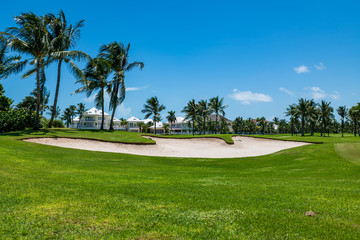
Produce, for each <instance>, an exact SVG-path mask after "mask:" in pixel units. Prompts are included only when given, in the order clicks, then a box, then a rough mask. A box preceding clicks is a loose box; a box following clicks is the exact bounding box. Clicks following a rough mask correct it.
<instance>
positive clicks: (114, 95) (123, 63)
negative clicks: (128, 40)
mask: <svg viewBox="0 0 360 240" xmlns="http://www.w3.org/2000/svg"><path fill="white" fill-rule="evenodd" d="M129 50H130V44H128V45H127V47H125V46H124V44H123V43H118V42H112V43H110V44H106V45H103V46H101V49H100V54H99V56H100V57H102V58H105V59H106V60H108V62H109V63H110V65H111V69H112V71H113V72H114V76H113V80H112V82H111V83H112V90H111V94H110V105H109V108H110V110H113V111H112V114H111V119H110V130H114V128H113V119H114V116H115V111H116V108H117V106H118V105H120V104H121V103H122V102H123V101H124V100H125V93H126V87H125V72H126V71H130V70H131V69H133V68H134V67H139V68H140V70H141V69H143V67H144V63H143V62H132V63H129V59H128V58H129Z"/></svg>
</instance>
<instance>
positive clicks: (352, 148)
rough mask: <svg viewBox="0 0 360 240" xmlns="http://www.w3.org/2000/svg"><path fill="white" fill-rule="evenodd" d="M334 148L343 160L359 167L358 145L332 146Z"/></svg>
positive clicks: (359, 152) (359, 150) (341, 144)
mask: <svg viewBox="0 0 360 240" xmlns="http://www.w3.org/2000/svg"><path fill="white" fill-rule="evenodd" d="M334 148H335V151H336V152H337V154H339V155H340V156H341V157H343V158H344V159H346V160H348V161H350V162H352V163H354V164H356V165H360V143H338V144H335V145H334Z"/></svg>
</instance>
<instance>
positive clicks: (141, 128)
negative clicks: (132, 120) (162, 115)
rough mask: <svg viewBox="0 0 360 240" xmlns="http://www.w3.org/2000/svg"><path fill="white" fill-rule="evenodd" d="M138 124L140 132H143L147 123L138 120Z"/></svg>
mask: <svg viewBox="0 0 360 240" xmlns="http://www.w3.org/2000/svg"><path fill="white" fill-rule="evenodd" d="M136 125H137V126H138V127H139V132H140V133H142V130H143V129H144V126H145V123H144V122H138V123H136Z"/></svg>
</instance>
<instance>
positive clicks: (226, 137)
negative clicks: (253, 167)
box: [142, 133, 235, 144]
mask: <svg viewBox="0 0 360 240" xmlns="http://www.w3.org/2000/svg"><path fill="white" fill-rule="evenodd" d="M142 135H143V136H153V137H160V138H182V139H188V138H220V139H222V140H224V141H225V142H226V143H229V144H233V143H234V141H233V139H232V137H233V136H235V134H206V135H191V134H189V135H178V134H172V135H165V134H162V135H158V134H157V135H155V134H146V133H145V134H142Z"/></svg>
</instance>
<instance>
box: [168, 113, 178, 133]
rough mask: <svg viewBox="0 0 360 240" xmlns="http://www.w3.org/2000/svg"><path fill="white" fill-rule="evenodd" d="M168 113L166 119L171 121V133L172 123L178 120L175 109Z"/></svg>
mask: <svg viewBox="0 0 360 240" xmlns="http://www.w3.org/2000/svg"><path fill="white" fill-rule="evenodd" d="M168 114H169V115H167V117H166V119H167V120H168V121H169V123H170V134H172V125H173V123H175V121H176V116H175V111H169V112H168Z"/></svg>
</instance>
